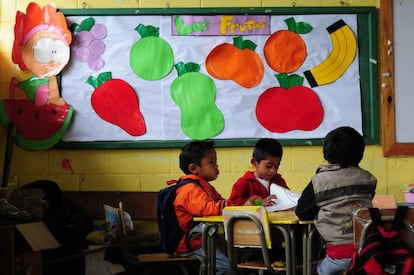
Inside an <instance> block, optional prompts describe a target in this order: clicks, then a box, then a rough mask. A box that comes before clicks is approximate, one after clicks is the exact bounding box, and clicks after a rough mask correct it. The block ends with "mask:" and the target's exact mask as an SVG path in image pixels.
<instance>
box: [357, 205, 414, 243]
mask: <svg viewBox="0 0 414 275" xmlns="http://www.w3.org/2000/svg"><path fill="white" fill-rule="evenodd" d="M379 211H380V214H381V220H382V222H383V224H384V226H385V227H386V228H387V227H390V226H391V223H392V221H393V220H394V217H395V213H396V211H397V209H396V208H382V209H379ZM370 226H372V221H371V216H370V214H369V210H368V208H361V209H358V210H357V211H356V212H355V213H354V216H353V227H354V245H355V248H356V249H358V250H359V249H360V248H362V246H363V244H364V240H365V238H366V235H367V232H369V230H368V229H369V228H370ZM400 237H401V239H402V240H403V241H405V242H406V243H407V244H408V245H409V246H410V247H411V248H413V249H414V208H409V209H408V213H407V214H406V217H405V220H404V226H403V227H402V228H401V231H400Z"/></svg>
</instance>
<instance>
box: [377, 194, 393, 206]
mask: <svg viewBox="0 0 414 275" xmlns="http://www.w3.org/2000/svg"><path fill="white" fill-rule="evenodd" d="M372 207H374V208H396V207H397V199H396V198H395V196H394V195H386V194H375V196H374V198H373V199H372Z"/></svg>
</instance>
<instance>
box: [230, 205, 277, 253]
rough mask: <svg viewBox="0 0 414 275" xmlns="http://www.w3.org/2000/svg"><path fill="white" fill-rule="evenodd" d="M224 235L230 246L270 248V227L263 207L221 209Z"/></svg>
mask: <svg viewBox="0 0 414 275" xmlns="http://www.w3.org/2000/svg"><path fill="white" fill-rule="evenodd" d="M223 222H224V233H225V237H226V240H227V241H228V242H230V245H233V246H237V247H262V246H265V247H267V248H269V249H270V248H271V246H272V243H271V236H270V226H269V220H268V216H267V211H266V209H265V208H264V207H263V206H228V207H225V208H224V209H223Z"/></svg>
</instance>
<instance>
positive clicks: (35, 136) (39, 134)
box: [0, 99, 73, 150]
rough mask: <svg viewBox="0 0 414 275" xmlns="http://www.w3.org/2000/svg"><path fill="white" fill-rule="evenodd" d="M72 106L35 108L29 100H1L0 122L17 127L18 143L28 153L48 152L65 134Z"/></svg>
mask: <svg viewBox="0 0 414 275" xmlns="http://www.w3.org/2000/svg"><path fill="white" fill-rule="evenodd" d="M72 114H73V107H72V106H70V105H68V104H64V105H55V104H46V105H42V106H36V105H35V103H34V102H33V101H30V100H27V99H20V100H9V99H6V100H3V101H0V122H1V124H2V125H3V126H4V127H7V125H8V124H9V123H12V124H14V125H15V126H16V143H17V145H19V146H20V147H22V148H24V149H28V150H46V149H50V148H51V147H53V146H54V145H55V144H56V143H58V142H59V141H60V140H61V139H62V137H63V136H64V135H65V133H66V130H67V128H68V126H69V124H70V120H71V118H72Z"/></svg>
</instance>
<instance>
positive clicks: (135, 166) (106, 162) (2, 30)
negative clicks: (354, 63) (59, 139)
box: [0, 0, 414, 201]
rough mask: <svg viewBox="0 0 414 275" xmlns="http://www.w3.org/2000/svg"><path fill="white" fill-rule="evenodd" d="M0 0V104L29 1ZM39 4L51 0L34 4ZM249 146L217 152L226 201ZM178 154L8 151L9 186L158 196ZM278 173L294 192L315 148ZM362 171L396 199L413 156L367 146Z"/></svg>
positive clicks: (158, 2) (148, 2)
mask: <svg viewBox="0 0 414 275" xmlns="http://www.w3.org/2000/svg"><path fill="white" fill-rule="evenodd" d="M29 2H31V1H22V0H1V6H0V100H1V99H5V98H8V97H9V94H8V89H9V88H8V87H9V82H10V79H11V77H13V76H15V77H16V76H18V75H19V74H21V72H20V71H19V70H18V68H17V67H16V65H15V64H13V63H12V62H11V48H12V43H13V39H14V35H13V27H14V20H15V18H14V17H15V14H16V11H17V10H20V11H23V12H25V10H26V7H27V5H28V3H29ZM36 2H37V3H38V4H39V5H44V4H46V3H48V2H50V1H36ZM54 3H55V4H56V6H57V7H58V8H60V9H66V8H71V9H72V8H169V7H171V8H182V7H194V8H198V7H235V8H237V7H272V6H284V7H286V6H298V7H300V6H321V7H323V6H341V5H344V6H376V7H379V1H378V0H344V1H340V0H287V1H286V0H237V1H236V0H170V1H165V0H111V1H109V0H107V1H102V0H87V1H82V0H55V1H54ZM0 145H1V147H0V150H1V152H2V153H1V154H0V160H1V163H3V161H4V153H3V152H4V146H5V131H4V129H3V128H0ZM251 151H252V148H251V147H235V148H234V147H231V148H230V147H229V148H222V147H220V148H218V149H217V152H218V164H219V169H220V175H219V178H218V179H217V180H216V181H214V182H212V184H214V185H215V186H216V188H217V189H218V190H219V192H220V193H222V195H223V196H225V197H226V196H228V195H229V193H230V189H231V186H232V184H233V183H234V181H235V180H236V179H237V178H238V177H240V176H241V175H242V174H243V173H244V172H245V170H246V169H248V168H249V166H250V157H251ZM179 152H180V149H179V148H172V149H152V148H151V149H119V150H115V149H94V150H48V151H40V152H32V151H26V150H23V149H21V148H18V147H16V146H15V147H14V149H13V157H12V164H11V170H10V182H16V183H17V184H19V185H22V184H25V183H28V182H30V181H33V180H36V179H51V180H55V181H56V182H58V183H59V184H60V186H61V188H62V189H64V190H81V191H83V190H135V191H158V190H159V189H160V188H162V187H164V186H165V181H166V180H169V179H176V178H178V177H179V176H180V175H181V174H182V172H181V171H180V169H179V167H178V155H179ZM284 152H285V153H284V157H283V160H282V164H281V167H280V170H279V171H280V173H281V174H282V175H283V177H284V178H285V179H286V180H287V182H288V185H289V186H290V187H291V189H292V190H294V191H296V192H301V191H302V189H303V188H304V186H305V185H306V184H307V183H308V182H309V179H310V177H311V176H312V175H313V174H314V173H315V170H316V168H317V166H318V165H319V164H322V163H324V162H325V161H324V160H323V157H322V147H321V146H285V147H284ZM361 167H363V168H365V169H367V170H370V171H371V172H372V173H373V174H375V175H376V176H377V178H378V188H377V193H383V194H393V195H395V196H396V197H397V199H398V200H400V201H402V200H403V196H402V193H401V192H400V191H399V186H400V185H402V184H405V183H408V182H411V181H414V169H413V167H414V157H393V158H384V157H383V156H382V148H381V145H371V146H367V149H366V153H365V157H364V159H363V161H362V162H361Z"/></svg>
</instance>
